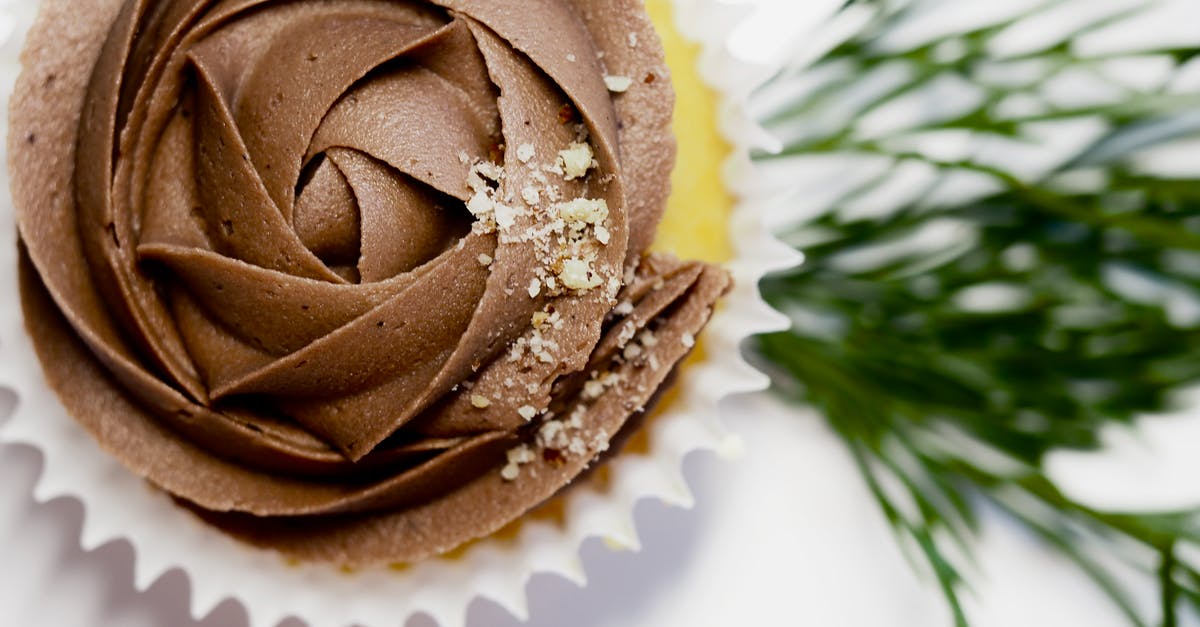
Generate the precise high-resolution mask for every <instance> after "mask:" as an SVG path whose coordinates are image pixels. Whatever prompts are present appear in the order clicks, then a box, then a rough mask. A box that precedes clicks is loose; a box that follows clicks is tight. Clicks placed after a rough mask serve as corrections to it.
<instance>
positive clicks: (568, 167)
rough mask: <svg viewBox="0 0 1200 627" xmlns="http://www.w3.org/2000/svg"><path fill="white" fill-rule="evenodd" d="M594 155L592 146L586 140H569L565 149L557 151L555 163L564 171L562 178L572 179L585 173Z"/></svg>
mask: <svg viewBox="0 0 1200 627" xmlns="http://www.w3.org/2000/svg"><path fill="white" fill-rule="evenodd" d="M595 157H596V154H595V153H594V152H592V147H591V146H590V145H589V144H587V143H586V142H571V145H570V146H568V147H567V149H566V150H563V151H560V152H559V153H558V163H557V165H558V166H559V167H560V168H562V170H563V172H564V174H563V178H565V179H566V180H568V181H573V180H575V179H580V178H583V177H584V176H586V175H587V173H588V170H590V169H592V162H593V160H594V159H595Z"/></svg>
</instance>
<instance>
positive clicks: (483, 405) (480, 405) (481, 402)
mask: <svg viewBox="0 0 1200 627" xmlns="http://www.w3.org/2000/svg"><path fill="white" fill-rule="evenodd" d="M471 406H472V407H474V408H476V409H487V408H488V407H491V406H492V401H491V399H489V398H488V397H486V396H483V395H481V394H472V395H471Z"/></svg>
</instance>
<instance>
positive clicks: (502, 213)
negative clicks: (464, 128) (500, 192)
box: [493, 202, 517, 229]
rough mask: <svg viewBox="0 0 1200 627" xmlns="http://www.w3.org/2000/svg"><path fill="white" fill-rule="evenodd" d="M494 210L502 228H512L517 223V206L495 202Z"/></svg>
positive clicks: (497, 222) (498, 223) (497, 221)
mask: <svg viewBox="0 0 1200 627" xmlns="http://www.w3.org/2000/svg"><path fill="white" fill-rule="evenodd" d="M493 211H495V214H496V224H497V225H499V226H500V228H501V229H510V228H512V226H513V225H514V224H516V223H517V210H516V209H515V208H513V207H509V206H508V205H502V204H500V203H498V202H497V203H493Z"/></svg>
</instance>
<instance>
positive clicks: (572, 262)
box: [558, 257, 602, 290]
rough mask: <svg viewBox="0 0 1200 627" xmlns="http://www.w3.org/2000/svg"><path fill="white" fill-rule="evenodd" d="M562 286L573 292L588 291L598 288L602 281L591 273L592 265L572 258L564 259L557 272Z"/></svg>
mask: <svg viewBox="0 0 1200 627" xmlns="http://www.w3.org/2000/svg"><path fill="white" fill-rule="evenodd" d="M558 279H559V280H560V281H562V284H563V285H565V286H566V287H567V288H569V289H573V290H590V289H593V288H596V287H599V286H600V284H601V283H602V281H601V280H600V277H598V276H596V274H595V273H594V272H593V271H592V264H591V263H589V262H588V261H587V260H584V259H579V258H577V257H572V258H569V259H564V260H563V262H562V269H561V270H560V271H559V272H558Z"/></svg>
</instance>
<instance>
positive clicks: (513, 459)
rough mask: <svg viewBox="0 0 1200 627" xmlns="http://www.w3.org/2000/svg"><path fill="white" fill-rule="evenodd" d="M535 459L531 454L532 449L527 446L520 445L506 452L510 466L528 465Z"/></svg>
mask: <svg viewBox="0 0 1200 627" xmlns="http://www.w3.org/2000/svg"><path fill="white" fill-rule="evenodd" d="M535 459H537V457H536V456H535V455H534V454H533V449H532V448H530V447H529V445H527V444H522V445H521V446H518V447H516V448H513V449H509V451H508V463H510V464H528V463H529V462H532V461H533V460H535Z"/></svg>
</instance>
